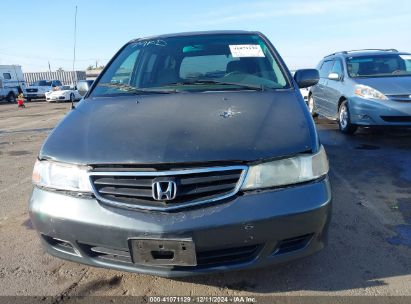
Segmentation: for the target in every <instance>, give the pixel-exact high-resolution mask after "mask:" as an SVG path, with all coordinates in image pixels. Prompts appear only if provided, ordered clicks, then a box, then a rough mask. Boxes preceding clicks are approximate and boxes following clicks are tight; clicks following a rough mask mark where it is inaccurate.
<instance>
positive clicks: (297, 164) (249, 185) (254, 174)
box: [242, 146, 328, 190]
mask: <svg viewBox="0 0 411 304" xmlns="http://www.w3.org/2000/svg"><path fill="white" fill-rule="evenodd" d="M327 173H328V159H327V154H326V153H325V150H324V148H323V147H322V146H321V148H320V151H319V152H318V153H316V154H311V155H300V156H295V157H291V158H286V159H281V160H276V161H273V162H267V163H263V164H259V165H256V166H251V167H250V168H249V169H248V172H247V176H246V178H245V180H244V183H243V186H242V189H243V190H252V189H259V188H269V187H276V186H285V185H291V184H297V183H302V182H307V181H310V180H314V179H317V178H320V177H322V176H324V175H326V174H327Z"/></svg>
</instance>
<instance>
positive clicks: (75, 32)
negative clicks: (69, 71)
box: [73, 5, 77, 84]
mask: <svg viewBox="0 0 411 304" xmlns="http://www.w3.org/2000/svg"><path fill="white" fill-rule="evenodd" d="M76 42H77V5H76V12H75V13H74V49H73V77H74V84H77V77H76V71H75V70H74V64H75V62H76Z"/></svg>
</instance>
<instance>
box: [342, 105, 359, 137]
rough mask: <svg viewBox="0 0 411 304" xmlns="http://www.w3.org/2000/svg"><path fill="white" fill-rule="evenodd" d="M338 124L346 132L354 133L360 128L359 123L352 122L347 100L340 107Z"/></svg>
mask: <svg viewBox="0 0 411 304" xmlns="http://www.w3.org/2000/svg"><path fill="white" fill-rule="evenodd" d="M338 126H339V127H340V131H341V132H342V133H344V134H354V133H355V131H357V128H358V126H357V125H355V124H352V123H351V119H350V108H349V106H348V102H347V101H346V100H345V101H343V102H342V104H341V105H340V108H339V109H338Z"/></svg>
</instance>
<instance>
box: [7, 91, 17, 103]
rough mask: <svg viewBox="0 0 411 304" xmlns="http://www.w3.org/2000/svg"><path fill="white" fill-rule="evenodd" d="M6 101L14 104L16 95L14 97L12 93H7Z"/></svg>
mask: <svg viewBox="0 0 411 304" xmlns="http://www.w3.org/2000/svg"><path fill="white" fill-rule="evenodd" d="M7 101H8V102H9V103H16V102H17V101H16V95H14V94H13V93H9V95H7Z"/></svg>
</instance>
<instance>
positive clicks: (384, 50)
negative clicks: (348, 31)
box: [346, 49, 398, 53]
mask: <svg viewBox="0 0 411 304" xmlns="http://www.w3.org/2000/svg"><path fill="white" fill-rule="evenodd" d="M362 51H383V52H396V53H397V52H398V50H396V49H359V50H350V51H346V52H347V53H351V52H362Z"/></svg>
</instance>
